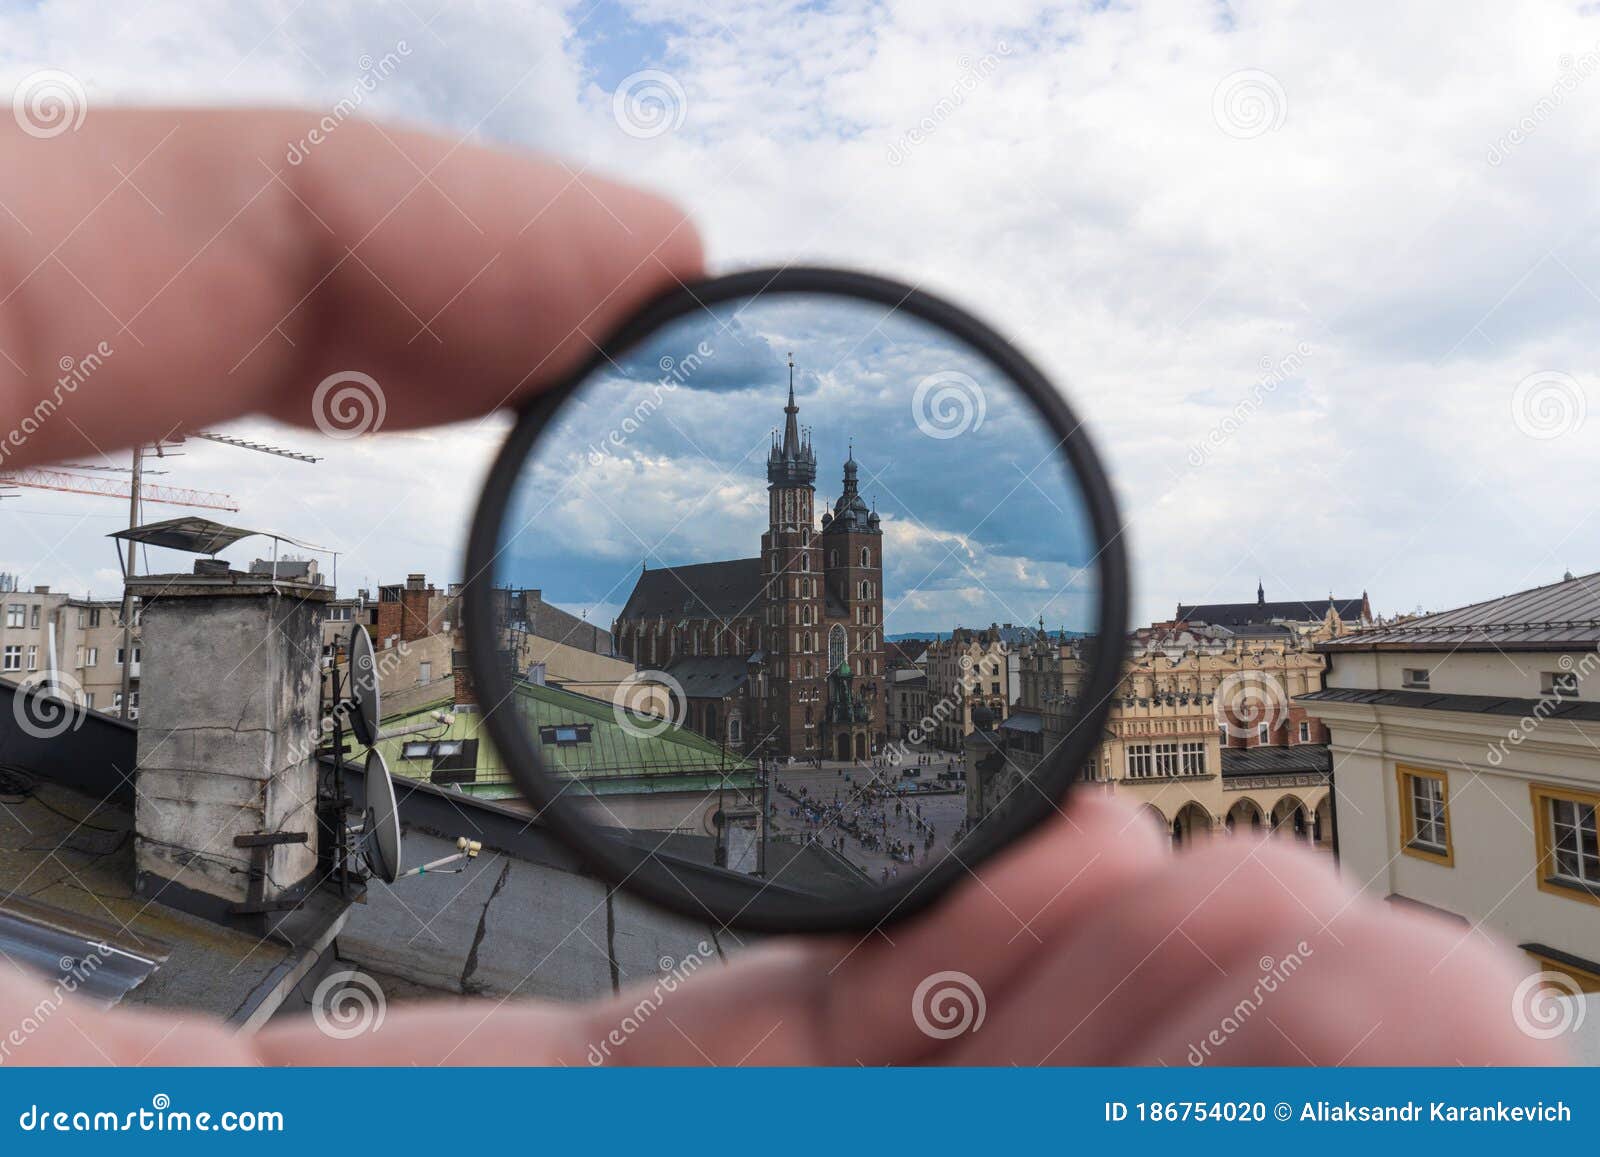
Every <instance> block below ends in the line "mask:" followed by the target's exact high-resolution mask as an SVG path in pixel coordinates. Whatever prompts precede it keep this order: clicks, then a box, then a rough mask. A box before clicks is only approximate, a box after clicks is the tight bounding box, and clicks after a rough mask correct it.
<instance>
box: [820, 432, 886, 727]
mask: <svg viewBox="0 0 1600 1157" xmlns="http://www.w3.org/2000/svg"><path fill="white" fill-rule="evenodd" d="M859 472H860V467H859V466H858V465H857V464H856V458H855V448H854V447H853V446H852V447H851V450H850V457H849V459H848V460H846V462H845V464H844V490H843V492H842V493H841V494H840V495H839V500H838V501H837V502H835V503H834V505H833V510H832V511H831V512H828V513H824V514H823V516H822V534H821V535H820V536H819V538H820V541H821V543H822V553H823V562H822V565H823V568H824V569H825V570H826V571H827V575H828V591H829V594H830V596H831V597H830V599H829V605H831V606H833V607H835V608H836V611H835V613H834V615H832V616H830V622H829V624H828V642H829V647H828V655H827V659H828V662H827V671H828V676H829V679H830V684H829V692H830V695H829V711H828V720H827V722H828V726H827V734H826V736H825V740H824V741H825V742H826V744H827V746H828V755H829V757H830V758H834V759H843V758H854V759H862V758H865V757H866V756H868V755H870V754H871V753H872V748H873V745H874V744H875V743H877V744H881V743H882V742H883V741H884V740H885V739H886V737H887V724H886V717H887V714H888V702H889V697H888V683H887V679H886V675H885V667H884V651H883V530H882V527H881V525H880V522H879V519H878V514H877V511H875V510H869V509H868V508H867V504H866V502H865V501H864V500H863V499H862V497H861V489H860V480H859V477H858V475H859ZM846 707H848V710H845V708H846ZM846 745H848V747H849V754H848V755H846V754H845V749H846Z"/></svg>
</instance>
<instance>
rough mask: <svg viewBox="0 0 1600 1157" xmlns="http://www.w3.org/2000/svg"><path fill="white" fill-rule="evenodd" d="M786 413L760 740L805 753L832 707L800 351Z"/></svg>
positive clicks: (775, 498) (771, 548)
mask: <svg viewBox="0 0 1600 1157" xmlns="http://www.w3.org/2000/svg"><path fill="white" fill-rule="evenodd" d="M783 414H784V422H783V431H782V433H781V434H780V433H778V432H777V431H776V430H775V431H773V436H772V448H771V450H770V451H769V452H768V454H767V531H766V533H765V534H763V535H762V536H761V562H762V567H761V570H762V577H763V579H764V581H765V595H766V599H765V603H766V605H765V610H764V616H763V635H764V639H765V644H766V651H767V663H766V666H767V678H768V685H767V696H766V705H767V706H766V718H765V719H763V720H762V721H761V724H760V726H759V728H758V729H757V733H756V735H755V736H753V737H752V738H754V739H756V740H758V741H761V740H766V739H770V741H771V749H772V750H775V751H778V752H782V753H784V754H788V755H794V756H797V757H804V756H806V755H807V754H808V749H813V748H815V746H816V736H817V734H818V730H817V728H816V723H817V721H818V720H819V719H820V717H821V715H822V712H823V708H824V702H823V699H822V695H821V691H820V689H821V687H822V684H823V680H822V674H823V671H822V666H823V659H824V648H825V635H824V632H825V628H824V627H823V623H822V608H823V583H822V578H823V576H822V568H821V567H820V566H819V565H818V564H819V555H818V549H817V544H816V542H815V541H813V535H812V528H813V527H814V526H815V521H814V519H815V517H816V515H815V510H814V504H815V501H816V491H815V489H814V488H813V483H815V482H816V480H817V456H816V454H815V452H814V451H813V450H812V448H811V434H810V431H809V430H802V428H801V426H800V422H799V414H800V407H799V406H797V405H795V401H794V355H793V354H790V355H789V404H788V405H787V406H785V407H784V408H783ZM808 725H810V726H809V727H808Z"/></svg>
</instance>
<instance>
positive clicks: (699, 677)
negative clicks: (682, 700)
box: [667, 655, 750, 699]
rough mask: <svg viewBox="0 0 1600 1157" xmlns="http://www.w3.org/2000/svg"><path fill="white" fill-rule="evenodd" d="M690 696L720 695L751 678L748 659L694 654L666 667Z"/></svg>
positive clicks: (732, 690) (730, 693)
mask: <svg viewBox="0 0 1600 1157" xmlns="http://www.w3.org/2000/svg"><path fill="white" fill-rule="evenodd" d="M667 674H669V675H671V676H672V677H673V678H674V679H676V680H677V681H678V683H679V685H680V686H682V688H683V692H684V694H685V695H687V696H688V697H689V698H691V699H721V698H722V697H723V696H725V695H732V694H733V693H734V692H735V691H737V690H738V689H739V688H740V687H742V686H743V685H744V684H745V682H746V681H747V680H748V679H749V678H750V665H749V663H748V662H747V661H746V660H744V659H741V658H739V657H738V656H735V655H723V656H716V655H693V656H690V657H689V658H686V659H679V660H678V661H677V662H676V663H673V664H672V665H671V666H670V667H668V668H667Z"/></svg>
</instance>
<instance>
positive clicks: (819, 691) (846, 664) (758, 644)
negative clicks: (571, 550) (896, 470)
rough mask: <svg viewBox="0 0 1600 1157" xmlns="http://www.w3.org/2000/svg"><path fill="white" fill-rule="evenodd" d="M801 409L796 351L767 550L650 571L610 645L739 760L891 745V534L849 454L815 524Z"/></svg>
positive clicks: (862, 754)
mask: <svg viewBox="0 0 1600 1157" xmlns="http://www.w3.org/2000/svg"><path fill="white" fill-rule="evenodd" d="M799 413H800V409H799V406H798V405H797V404H796V403H795V396H794V357H793V355H791V356H790V358H789V398H788V404H787V405H785V406H784V408H783V414H784V422H783V426H782V427H781V429H774V431H773V436H772V445H771V447H770V449H769V451H768V454H767V529H766V531H765V532H764V533H763V534H762V536H761V552H760V554H759V555H757V556H755V557H753V558H743V559H732V560H729V561H726V562H711V563H695V564H691V565H686V566H673V567H658V568H655V569H650V568H649V567H648V566H646V567H645V568H644V569H643V570H642V572H641V573H640V575H639V578H638V581H637V582H636V583H635V585H634V589H633V592H632V594H631V595H630V596H629V597H628V601H627V603H626V604H625V605H624V606H623V608H622V612H621V613H620V614H619V615H618V617H617V621H616V623H615V624H614V625H613V628H612V629H613V632H614V635H613V637H614V638H615V639H616V641H617V647H618V652H619V654H621V655H622V656H623V657H624V658H627V659H630V660H632V661H633V663H634V665H635V666H637V667H639V668H640V669H641V670H648V671H660V672H663V673H664V674H665V675H667V676H669V677H670V678H669V679H663V680H661V681H662V682H663V683H665V684H666V685H667V686H668V687H669V689H671V690H672V691H673V692H674V693H675V694H676V693H678V689H679V688H681V692H682V695H683V699H684V702H683V703H682V705H681V706H682V710H681V712H680V718H682V719H683V720H684V722H685V723H686V725H687V726H690V727H692V728H693V729H694V730H696V731H699V732H700V733H701V734H703V735H705V736H707V737H708V738H710V739H713V740H716V741H719V742H725V743H727V744H728V746H729V748H730V749H732V750H736V751H739V752H743V753H747V754H752V755H768V756H773V757H777V758H793V759H818V758H821V759H830V760H846V761H856V760H861V761H865V760H867V759H870V758H871V757H872V756H873V755H874V754H876V753H877V752H878V750H879V748H880V747H881V746H882V745H883V744H884V742H885V741H886V729H885V715H886V713H887V705H888V691H887V687H888V683H887V679H886V675H885V668H884V648H883V529H882V525H881V520H880V519H879V517H878V514H877V512H876V511H875V510H873V509H872V508H871V507H870V506H869V505H868V504H867V502H866V500H865V499H863V498H862V496H861V489H860V470H861V468H860V465H859V464H858V463H857V462H856V459H855V449H854V447H853V446H851V447H849V448H848V450H847V456H846V460H845V463H844V476H843V485H842V489H841V491H840V494H839V497H838V499H837V500H836V501H835V502H834V503H833V506H832V508H831V509H825V510H823V512H822V516H821V520H820V522H818V521H817V518H816V511H815V501H816V488H815V483H816V477H817V456H816V451H815V449H814V448H813V446H812V442H811V432H810V430H809V429H808V428H805V427H802V426H801V425H800V422H799Z"/></svg>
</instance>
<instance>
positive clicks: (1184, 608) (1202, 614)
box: [1175, 597, 1367, 627]
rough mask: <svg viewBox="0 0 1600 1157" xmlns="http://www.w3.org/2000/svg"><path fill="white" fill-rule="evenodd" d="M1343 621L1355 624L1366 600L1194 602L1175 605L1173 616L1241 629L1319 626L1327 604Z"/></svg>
mask: <svg viewBox="0 0 1600 1157" xmlns="http://www.w3.org/2000/svg"><path fill="white" fill-rule="evenodd" d="M1330 603H1331V604H1332V605H1333V609H1334V610H1335V611H1337V612H1338V613H1339V618H1341V619H1342V620H1344V621H1345V622H1347V623H1349V622H1357V621H1359V620H1360V619H1361V618H1362V617H1363V616H1364V615H1365V614H1366V613H1367V600H1366V598H1365V597H1362V598H1357V599H1312V600H1310V601H1308V602H1300V601H1298V600H1289V601H1287V602H1275V603H1269V602H1265V601H1258V602H1253V603H1196V604H1192V605H1190V604H1185V603H1179V604H1178V613H1177V615H1176V616H1175V617H1176V618H1177V619H1179V620H1180V621H1183V622H1190V623H1210V624H1211V625H1212V626H1216V627H1243V626H1246V625H1251V624H1255V625H1259V624H1263V623H1271V622H1273V621H1274V620H1287V621H1289V622H1294V623H1318V622H1321V621H1322V619H1323V617H1324V616H1325V615H1326V614H1327V613H1328V606H1329V604H1330Z"/></svg>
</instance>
